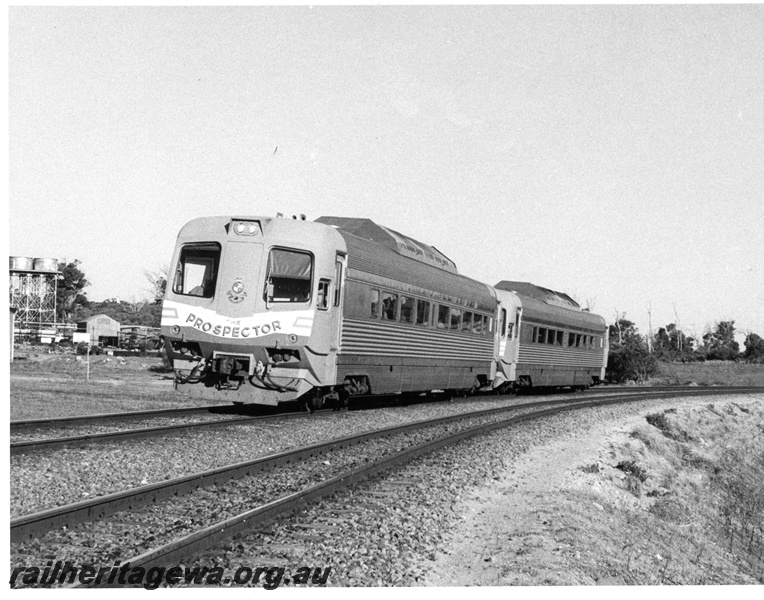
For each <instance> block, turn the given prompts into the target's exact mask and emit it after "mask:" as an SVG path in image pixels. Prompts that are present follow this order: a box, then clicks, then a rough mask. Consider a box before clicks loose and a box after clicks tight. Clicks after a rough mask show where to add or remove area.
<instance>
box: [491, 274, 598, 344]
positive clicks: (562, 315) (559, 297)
mask: <svg viewBox="0 0 764 600" xmlns="http://www.w3.org/2000/svg"><path fill="white" fill-rule="evenodd" d="M494 287H496V288H497V289H499V290H506V291H508V292H514V293H515V294H517V295H518V296H519V297H520V301H521V302H522V304H523V319H528V320H531V321H537V322H540V323H545V324H547V325H552V326H559V327H575V328H579V329H583V330H589V331H593V332H595V333H597V334H602V331H603V330H604V329H605V327H606V324H605V319H603V318H602V317H601V316H600V315H595V314H593V313H590V312H588V311H585V310H581V307H580V306H579V304H578V303H577V302H575V301H574V300H573V299H572V298H571V297H570V296H568V295H567V294H563V293H562V292H555V291H554V290H550V289H547V288H545V287H541V286H539V285H534V284H532V283H528V282H527V281H501V282H499V283H497V284H496V285H495V286H494Z"/></svg>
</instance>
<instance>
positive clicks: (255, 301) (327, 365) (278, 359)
mask: <svg viewBox="0 0 764 600" xmlns="http://www.w3.org/2000/svg"><path fill="white" fill-rule="evenodd" d="M346 255H347V249H346V246H345V242H344V240H343V238H342V236H340V235H339V234H338V233H337V232H336V230H335V229H333V228H331V227H326V226H324V225H319V224H316V223H313V222H310V221H305V220H300V219H284V218H268V217H233V218H232V217H209V218H201V219H196V220H194V221H191V222H189V223H188V224H187V225H186V226H185V227H183V229H182V230H181V232H180V234H179V235H178V240H177V243H176V247H175V251H174V254H173V258H172V263H171V264H172V269H173V270H172V271H171V273H170V274H169V281H168V283H167V291H166V295H165V299H164V304H163V307H162V327H161V332H162V335H163V337H164V342H165V348H166V350H167V355H168V359H169V360H170V361H171V363H172V366H173V369H174V371H175V381H176V385H177V387H178V388H183V389H187V390H188V391H190V392H191V393H193V394H194V395H201V396H205V397H214V398H218V399H220V398H223V399H227V400H231V401H234V402H252V403H257V404H267V405H277V404H279V403H280V402H286V401H292V400H296V399H298V398H301V397H303V396H305V395H306V394H310V393H312V392H314V391H315V390H323V391H324V393H327V394H330V393H335V392H336V386H335V385H334V384H335V380H336V354H337V349H338V339H339V327H340V310H341V302H342V296H343V294H342V285H343V278H344V270H345V261H346Z"/></svg>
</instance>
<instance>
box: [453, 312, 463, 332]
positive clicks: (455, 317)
mask: <svg viewBox="0 0 764 600" xmlns="http://www.w3.org/2000/svg"><path fill="white" fill-rule="evenodd" d="M461 316H462V311H461V310H459V309H458V308H452V309H451V329H452V330H454V331H459V323H460V322H461Z"/></svg>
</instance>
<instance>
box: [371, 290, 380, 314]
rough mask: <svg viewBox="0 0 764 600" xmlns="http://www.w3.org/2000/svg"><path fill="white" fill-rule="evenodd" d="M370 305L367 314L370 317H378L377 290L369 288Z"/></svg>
mask: <svg viewBox="0 0 764 600" xmlns="http://www.w3.org/2000/svg"><path fill="white" fill-rule="evenodd" d="M370 304H371V306H370V310H369V316H370V317H371V318H372V319H376V318H377V317H379V290H371V303H370Z"/></svg>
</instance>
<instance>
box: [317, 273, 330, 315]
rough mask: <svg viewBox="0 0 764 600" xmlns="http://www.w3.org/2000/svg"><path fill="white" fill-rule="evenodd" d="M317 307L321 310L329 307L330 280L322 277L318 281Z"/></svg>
mask: <svg viewBox="0 0 764 600" xmlns="http://www.w3.org/2000/svg"><path fill="white" fill-rule="evenodd" d="M316 307H317V308H318V309H319V310H327V309H328V308H329V280H328V279H320V280H319V282H318V299H317V300H316Z"/></svg>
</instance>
